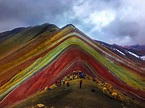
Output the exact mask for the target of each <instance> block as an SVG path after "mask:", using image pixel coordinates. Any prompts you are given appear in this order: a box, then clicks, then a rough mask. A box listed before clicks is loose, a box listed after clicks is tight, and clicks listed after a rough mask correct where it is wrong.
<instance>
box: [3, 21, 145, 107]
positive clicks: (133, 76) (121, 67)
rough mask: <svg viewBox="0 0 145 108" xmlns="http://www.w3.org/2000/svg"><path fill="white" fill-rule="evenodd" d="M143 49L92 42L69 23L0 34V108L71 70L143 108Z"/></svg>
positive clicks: (144, 59) (26, 28) (144, 88)
mask: <svg viewBox="0 0 145 108" xmlns="http://www.w3.org/2000/svg"><path fill="white" fill-rule="evenodd" d="M144 49H145V47H144V46H140V45H135V46H119V45H110V44H107V43H105V42H101V41H98V40H93V39H91V38H90V37H88V36H87V35H85V34H84V33H83V32H81V31H80V30H79V29H78V28H76V27H75V26H74V25H72V24H68V25H66V26H65V27H63V28H59V27H57V26H56V25H54V24H48V23H46V24H42V25H37V26H32V27H21V28H16V29H13V30H11V31H6V32H3V33H0V100H1V103H0V107H5V106H9V105H12V104H13V103H15V102H20V101H21V100H23V99H25V98H28V97H30V96H31V95H33V94H34V93H36V92H38V91H41V90H43V89H44V88H45V87H46V86H51V85H52V84H54V83H55V82H56V81H58V80H61V79H62V78H63V77H64V76H66V75H71V74H72V72H73V71H79V72H80V71H81V72H84V73H86V74H88V75H89V76H92V77H94V78H96V79H98V80H100V81H101V82H105V83H108V84H109V85H111V86H112V87H113V89H115V90H117V91H118V92H120V93H122V94H125V95H126V96H127V97H128V98H130V100H129V101H133V102H134V101H135V102H136V103H138V104H140V103H141V104H142V105H144V106H145V50H144ZM120 100H121V99H120Z"/></svg>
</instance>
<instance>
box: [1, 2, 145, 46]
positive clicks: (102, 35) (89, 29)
mask: <svg viewBox="0 0 145 108" xmlns="http://www.w3.org/2000/svg"><path fill="white" fill-rule="evenodd" d="M144 11H145V0H0V32H3V31H6V30H11V29H13V28H16V27H20V26H33V25H38V24H43V23H52V24H55V25H57V26H58V27H60V28H61V27H63V26H65V25H66V24H73V25H75V26H76V27H77V28H79V29H80V30H81V31H83V32H84V33H85V34H87V35H88V36H90V37H91V38H93V39H96V40H100V41H104V42H107V43H111V44H113V43H116V44H119V45H132V44H145V12H144Z"/></svg>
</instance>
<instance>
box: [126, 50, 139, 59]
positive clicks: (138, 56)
mask: <svg viewBox="0 0 145 108" xmlns="http://www.w3.org/2000/svg"><path fill="white" fill-rule="evenodd" d="M128 53H129V54H131V55H133V56H135V57H136V58H140V56H138V55H136V54H134V53H133V52H130V51H128Z"/></svg>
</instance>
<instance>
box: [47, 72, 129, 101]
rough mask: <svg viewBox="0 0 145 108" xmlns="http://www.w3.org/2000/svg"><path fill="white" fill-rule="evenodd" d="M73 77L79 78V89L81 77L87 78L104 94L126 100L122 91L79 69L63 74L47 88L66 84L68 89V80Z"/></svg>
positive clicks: (73, 78)
mask: <svg viewBox="0 0 145 108" xmlns="http://www.w3.org/2000/svg"><path fill="white" fill-rule="evenodd" d="M75 79H80V80H78V85H79V88H80V89H81V88H82V84H83V80H82V79H89V80H92V81H93V82H95V83H96V84H97V85H98V88H99V89H101V91H102V92H103V93H104V94H106V95H108V96H110V97H112V98H115V99H118V100H122V101H125V100H128V98H127V96H126V95H124V94H123V93H120V92H119V91H117V90H115V89H114V88H113V87H112V86H111V85H110V84H108V83H106V82H103V81H102V80H100V79H99V78H96V77H93V76H88V75H86V74H85V73H84V72H81V71H79V72H78V71H74V72H72V74H70V75H67V76H65V77H64V78H62V79H61V80H59V81H57V82H56V83H54V84H53V85H51V86H50V87H49V89H53V88H55V87H58V86H60V85H65V86H66V89H65V90H70V89H71V87H70V83H69V82H70V81H71V80H75ZM47 89H48V87H47Z"/></svg>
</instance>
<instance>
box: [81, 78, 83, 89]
mask: <svg viewBox="0 0 145 108" xmlns="http://www.w3.org/2000/svg"><path fill="white" fill-rule="evenodd" d="M82 83H83V81H82V79H81V80H80V88H82Z"/></svg>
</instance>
